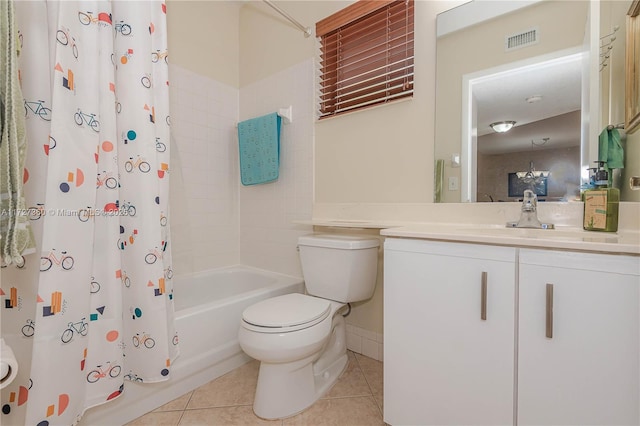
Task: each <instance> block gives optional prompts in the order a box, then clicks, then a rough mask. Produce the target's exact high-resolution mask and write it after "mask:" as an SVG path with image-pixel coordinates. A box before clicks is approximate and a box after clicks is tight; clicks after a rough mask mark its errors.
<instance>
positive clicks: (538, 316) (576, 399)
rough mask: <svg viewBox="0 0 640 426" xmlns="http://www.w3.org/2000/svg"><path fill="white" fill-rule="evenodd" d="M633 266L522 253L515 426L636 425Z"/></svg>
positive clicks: (622, 259)
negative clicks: (549, 294) (548, 290)
mask: <svg viewBox="0 0 640 426" xmlns="http://www.w3.org/2000/svg"><path fill="white" fill-rule="evenodd" d="M639 265H640V259H639V258H638V257H630V256H613V255H598V254H587V253H571V252H553V251H541V250H521V251H520V270H519V293H520V297H519V335H518V336H519V345H518V346H519V351H518V377H517V382H518V416H517V417H518V424H519V425H569V424H571V425H585V424H589V425H596V424H600V425H632V424H633V425H637V424H638V423H639V421H640V417H639V412H638V410H639V407H640V392H639V385H640V382H639V380H640V371H639V363H640V352H639V341H638V340H639V336H640V332H639V320H640V316H639V311H638V306H639V300H640V299H639V288H640V281H639V272H638V271H639V269H640V266H639ZM547 284H550V285H552V287H549V288H550V289H552V292H553V295H552V298H550V301H549V304H550V305H552V306H549V309H552V318H549V320H548V321H547V309H546V305H547V297H548V296H547ZM547 323H549V326H550V327H552V329H550V330H549V331H551V337H547Z"/></svg>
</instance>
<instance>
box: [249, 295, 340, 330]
mask: <svg viewBox="0 0 640 426" xmlns="http://www.w3.org/2000/svg"><path fill="white" fill-rule="evenodd" d="M330 312H331V303H330V302H329V301H328V300H325V299H320V298H317V297H313V296H306V295H304V294H300V293H291V294H285V295H283V296H277V297H272V298H270V299H266V300H263V301H261V302H258V303H256V304H254V305H252V306H249V307H248V308H247V309H245V310H244V312H243V313H242V326H243V327H244V328H246V329H248V330H251V331H257V332H260V333H288V332H292V331H297V330H302V329H305V328H308V327H312V326H314V325H316V324H318V323H319V322H321V321H323V320H324V319H326V318H327V317H328V316H329V313H330Z"/></svg>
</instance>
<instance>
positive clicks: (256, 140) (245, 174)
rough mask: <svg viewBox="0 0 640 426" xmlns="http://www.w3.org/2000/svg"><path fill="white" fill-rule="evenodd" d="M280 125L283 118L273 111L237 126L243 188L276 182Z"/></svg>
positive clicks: (278, 167)
mask: <svg viewBox="0 0 640 426" xmlns="http://www.w3.org/2000/svg"><path fill="white" fill-rule="evenodd" d="M281 124H282V118H281V117H280V116H279V115H278V114H277V113H275V112H274V113H273V114H268V115H264V116H262V117H257V118H252V119H250V120H246V121H242V122H240V123H238V142H239V149H240V180H241V182H242V184H243V185H245V186H248V185H257V184H259V183H267V182H273V181H275V180H277V179H278V175H279V170H280V126H281Z"/></svg>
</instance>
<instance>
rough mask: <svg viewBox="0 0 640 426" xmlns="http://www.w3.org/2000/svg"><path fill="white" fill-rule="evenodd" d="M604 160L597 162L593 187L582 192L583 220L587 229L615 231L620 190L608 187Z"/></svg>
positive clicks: (607, 175) (616, 228)
mask: <svg viewBox="0 0 640 426" xmlns="http://www.w3.org/2000/svg"><path fill="white" fill-rule="evenodd" d="M604 164H605V162H604V161H599V162H598V170H597V171H596V175H595V187H594V188H592V189H587V190H585V191H584V193H583V201H584V222H583V228H584V229H585V230H587V231H604V232H616V231H617V230H618V210H619V207H620V190H619V189H618V188H609V186H608V185H609V173H608V172H607V170H606V169H605V168H604Z"/></svg>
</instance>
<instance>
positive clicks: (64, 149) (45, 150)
mask: <svg viewBox="0 0 640 426" xmlns="http://www.w3.org/2000/svg"><path fill="white" fill-rule="evenodd" d="M15 8H16V19H17V26H18V30H19V39H20V41H19V43H20V44H22V52H21V55H20V59H19V69H20V79H21V86H22V91H23V96H24V99H25V101H24V112H25V114H26V129H27V139H28V153H27V161H26V167H25V171H24V179H23V180H24V192H25V197H26V199H27V205H28V206H33V208H31V209H30V210H29V211H28V214H29V219H30V224H31V225H32V228H33V231H34V235H35V236H36V239H37V240H38V249H39V250H38V251H39V252H40V256H39V258H38V256H37V255H27V256H25V267H24V268H22V269H18V268H16V267H15V266H14V265H9V266H8V267H6V268H4V269H3V270H2V275H3V276H2V284H1V289H0V290H1V291H0V297H2V299H3V303H2V306H1V309H2V316H3V318H2V319H3V322H2V335H3V337H4V338H5V341H7V343H8V344H9V345H11V346H12V348H13V349H14V352H16V355H17V356H18V357H19V358H22V360H24V361H23V362H21V364H20V369H19V375H18V378H17V379H16V380H15V381H14V382H13V383H12V384H11V385H10V386H9V387H8V388H5V389H3V391H2V410H1V411H2V414H0V416H1V417H0V422H1V423H2V424H29V425H41V426H44V425H54V424H60V425H69V424H75V423H77V422H78V421H79V419H80V417H81V416H82V414H83V413H84V411H85V410H86V409H87V408H89V407H92V406H95V405H98V404H102V403H104V402H106V401H109V400H111V399H113V398H116V397H117V396H119V395H120V394H121V393H122V391H123V389H124V387H125V386H126V385H125V384H124V381H125V380H126V379H129V380H134V381H143V382H157V381H163V380H167V379H168V378H169V372H170V369H171V363H172V361H173V360H174V359H175V358H176V357H177V355H178V346H177V334H176V332H175V328H174V321H173V316H174V314H173V312H174V309H173V300H172V285H171V276H172V271H171V267H170V265H171V255H170V243H169V224H168V223H167V217H168V196H169V181H168V180H169V164H168V163H169V87H168V84H169V82H168V66H167V36H166V9H165V4H164V3H163V2H160V1H45V0H40V1H17V2H15ZM94 182H95V185H94ZM29 358H30V359H31V365H30V368H29V363H28V359H29ZM25 366H26V368H25Z"/></svg>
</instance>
